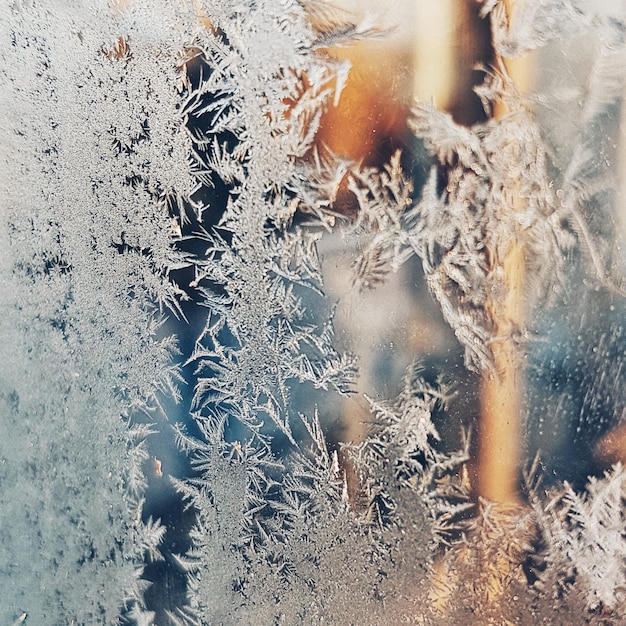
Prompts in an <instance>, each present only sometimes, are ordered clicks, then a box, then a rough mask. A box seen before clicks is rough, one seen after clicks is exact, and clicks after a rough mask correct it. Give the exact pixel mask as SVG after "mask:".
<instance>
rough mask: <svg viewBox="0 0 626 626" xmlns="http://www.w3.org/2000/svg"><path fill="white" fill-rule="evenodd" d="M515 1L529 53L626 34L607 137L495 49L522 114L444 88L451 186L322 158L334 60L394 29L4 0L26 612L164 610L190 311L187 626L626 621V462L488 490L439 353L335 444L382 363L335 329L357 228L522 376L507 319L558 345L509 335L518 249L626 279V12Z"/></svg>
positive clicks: (499, 98) (279, 2)
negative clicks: (616, 159)
mask: <svg viewBox="0 0 626 626" xmlns="http://www.w3.org/2000/svg"><path fill="white" fill-rule="evenodd" d="M503 6H504V5H503V3H502V2H499V1H497V0H494V1H489V2H484V3H483V12H484V14H485V15H490V16H491V19H492V24H493V33H494V45H495V47H496V48H497V49H498V50H499V51H500V53H501V54H502V55H503V56H514V55H516V54H519V53H521V52H522V51H524V50H529V49H536V48H538V47H540V46H543V45H549V41H550V40H551V39H553V38H555V37H558V36H560V35H561V34H564V33H565V34H567V35H568V36H569V35H572V34H573V33H579V32H583V31H587V30H589V31H593V32H594V33H595V34H597V35H598V37H599V41H600V42H601V43H600V47H599V49H598V51H597V54H596V57H595V59H594V64H593V67H592V70H591V72H590V82H589V85H588V86H587V89H586V97H585V98H583V99H582V101H583V106H582V107H581V110H580V116H579V119H577V120H576V123H577V125H578V126H577V127H578V129H579V132H578V133H577V136H578V139H577V142H575V145H574V146H572V147H571V149H570V150H569V152H568V153H567V154H566V155H565V157H563V158H562V159H561V161H559V160H558V159H559V158H561V157H562V156H563V155H553V154H552V153H551V152H550V150H549V145H548V143H549V142H548V141H547V140H546V136H545V129H544V128H542V127H541V124H540V120H539V119H538V118H537V117H536V115H535V113H533V112H532V108H533V105H534V104H536V103H535V102H534V101H533V100H532V99H529V100H527V101H525V100H523V99H522V97H521V96H520V95H519V94H517V93H516V92H515V90H514V88H513V86H512V84H511V83H510V81H509V79H508V76H507V73H506V70H505V68H504V67H503V66H496V67H494V68H489V71H488V72H487V73H486V79H485V82H484V84H483V85H481V86H480V87H479V88H478V93H479V95H480V96H481V98H482V99H483V103H484V105H485V108H486V109H487V110H488V111H491V109H492V108H493V107H494V106H495V105H497V104H498V103H502V102H504V103H505V104H506V105H507V109H508V114H507V115H506V116H504V117H502V118H500V119H495V118H490V120H489V121H488V122H485V123H483V124H479V125H477V126H474V127H473V128H471V129H470V128H465V127H461V126H459V125H457V124H455V123H454V122H453V121H452V119H451V117H450V116H448V115H447V114H445V113H443V112H440V111H437V110H436V109H435V108H434V107H432V106H428V105H424V104H423V103H421V104H420V103H418V104H416V106H415V110H414V114H413V117H412V121H411V126H412V130H413V132H414V133H415V135H416V136H418V137H419V138H420V139H421V140H422V141H423V142H424V143H425V145H426V147H427V148H428V149H429V150H430V152H431V154H432V156H433V158H434V160H435V162H436V167H433V168H432V170H431V174H430V176H429V178H428V180H427V181H426V182H425V184H424V185H420V184H417V181H416V180H414V177H413V176H412V173H411V172H409V171H407V169H406V165H405V164H404V160H403V155H401V154H400V153H397V154H395V155H394V156H393V158H392V159H391V161H390V162H389V163H388V164H387V165H386V166H384V167H383V168H381V169H375V168H364V167H360V166H359V165H358V164H353V163H345V162H341V161H338V160H337V159H335V158H334V157H333V156H332V155H328V154H326V153H324V151H323V150H320V149H318V148H317V147H315V146H314V138H315V134H316V131H317V129H318V127H319V122H320V117H321V114H322V111H323V110H324V107H327V106H330V105H331V103H334V102H337V99H338V97H339V94H340V92H341V88H342V85H343V83H344V81H345V79H346V76H347V72H348V71H349V69H348V67H347V66H346V65H345V64H342V63H338V62H336V61H333V60H332V59H331V58H330V57H328V56H327V55H326V54H325V50H326V49H327V48H328V47H329V46H331V45H340V44H342V43H345V42H347V41H353V40H354V39H356V38H360V37H367V36H373V35H375V31H374V30H373V29H372V28H371V27H370V25H369V24H368V23H365V24H351V23H350V22H349V20H347V19H346V15H345V14H343V13H342V12H340V11H338V10H336V9H334V8H332V7H331V6H330V5H328V4H326V3H323V2H318V1H317V0H310V1H306V2H302V3H300V2H296V1H295V0H260V1H258V2H250V3H246V2H243V3H241V2H234V1H231V0H217V1H215V2H201V1H194V2H165V1H164V2H158V1H156V0H152V1H149V0H134V1H132V2H131V1H130V0H129V1H123V0H117V1H113V0H111V2H108V3H107V2H104V1H103V0H102V1H95V0H94V1H93V2H89V1H87V0H85V1H84V2H79V1H76V2H72V3H69V4H68V3H62V2H59V1H56V0H52V1H50V2H47V3H44V2H37V1H36V0H32V1H29V2H27V1H20V0H16V1H14V2H12V3H11V4H10V6H6V7H2V11H3V16H2V17H3V19H2V20H0V33H1V34H2V41H5V42H7V45H6V46H5V47H4V49H3V50H2V60H1V63H0V76H1V77H2V83H3V85H4V86H5V87H6V88H4V89H3V90H2V93H1V94H0V102H1V104H2V109H3V111H5V112H6V123H5V126H4V127H3V142H2V144H1V146H0V162H1V163H2V176H3V185H4V187H5V188H6V190H7V192H6V194H4V195H3V197H2V205H1V206H0V208H1V211H2V230H1V231H0V243H1V249H2V252H1V254H0V290H1V291H0V302H1V305H0V306H1V307H2V311H1V313H2V315H1V316H0V328H1V332H2V337H3V343H2V361H1V364H0V372H1V376H0V411H1V415H2V417H1V419H2V422H1V425H2V432H3V435H4V436H3V438H2V441H0V485H1V491H0V510H1V511H2V513H1V515H2V527H3V532H2V536H1V538H0V590H1V592H0V593H1V594H2V595H1V598H0V599H1V602H0V621H2V623H20V621H21V622H24V620H29V621H32V622H33V623H46V624H65V623H76V624H90V623H102V624H116V623H117V624H119V623H134V624H151V623H153V622H154V621H155V619H156V618H155V614H154V613H153V612H152V611H151V610H148V608H147V607H146V602H145V598H144V591H145V588H146V586H147V581H146V580H144V579H143V578H142V576H143V575H144V573H143V572H144V567H145V565H146V564H148V563H151V562H152V561H155V560H159V559H161V558H163V555H162V553H161V544H162V542H163V540H164V537H165V534H166V532H167V530H168V529H166V528H165V527H164V525H163V524H162V523H161V522H160V521H159V520H154V519H152V518H150V517H147V514H146V512H145V511H144V505H145V501H144V499H145V495H146V489H147V486H148V477H147V475H146V467H148V463H147V461H148V459H149V452H148V446H149V443H150V440H151V437H152V436H153V435H154V433H155V432H156V430H163V431H165V430H166V426H165V419H164V417H165V415H164V414H165V413H166V410H165V407H166V406H168V405H167V404H166V403H165V402H164V399H165V398H166V397H169V398H170V399H173V400H178V399H179V398H180V394H179V390H178V389H177V385H178V383H180V382H182V379H181V368H182V366H184V364H181V363H178V360H179V355H178V353H177V345H176V343H177V342H176V338H175V337H173V336H170V335H168V332H169V331H167V330H165V328H166V326H165V323H166V322H167V320H168V319H169V320H171V319H176V318H177V319H179V320H181V321H183V320H184V318H185V311H186V310H187V308H186V306H187V304H188V303H189V302H191V303H193V305H194V306H196V308H197V309H201V310H202V311H203V316H204V317H203V318H202V319H203V323H202V325H201V327H200V329H199V332H198V336H197V338H196V341H195V345H194V349H193V352H192V354H190V355H189V361H188V363H187V365H193V366H194V367H195V368H196V371H195V374H194V377H193V380H192V381H185V382H192V383H193V385H194V392H193V400H192V406H191V411H190V416H189V417H190V419H189V420H188V422H187V423H186V424H179V425H177V426H176V429H175V430H176V437H177V444H178V449H179V451H180V453H181V455H183V456H184V457H185V459H187V460H189V462H190V465H191V476H188V477H186V478H184V479H174V481H173V482H174V486H175V488H176V489H177V491H178V493H179V494H180V496H181V497H182V498H183V499H184V502H185V505H186V506H188V507H189V509H191V510H192V511H193V515H194V518H193V525H192V528H191V530H190V531H189V536H188V539H189V541H190V543H191V548H190V549H189V550H188V551H187V552H185V553H181V554H177V555H175V556H173V557H172V558H171V561H172V563H170V567H171V568H172V569H175V570H176V571H177V572H179V573H182V574H183V575H184V577H185V580H186V584H187V587H186V598H185V601H184V603H182V602H181V603H180V605H179V606H176V607H173V608H171V609H170V610H169V611H168V613H167V617H166V616H165V612H163V616H162V617H163V619H169V621H170V623H172V624H194V625H195V624H213V623H216V624H239V623H262V624H280V623H285V624H294V623H302V624H319V623H321V622H327V623H336V624H354V623H362V624H385V623H390V624H396V623H419V624H426V623H427V624H431V623H432V624H440V623H441V624H445V623H463V622H466V621H468V620H469V621H471V620H474V623H526V622H528V621H529V620H531V623H535V621H536V618H537V617H541V618H542V619H548V620H550V619H551V618H552V620H553V621H554V620H555V619H562V620H563V619H566V621H568V622H571V623H575V621H576V620H577V619H580V616H584V619H585V620H586V621H587V622H588V623H594V621H595V622H597V623H600V621H601V620H603V619H605V618H606V621H609V622H610V620H617V621H616V622H615V623H619V620H621V619H624V598H623V586H624V571H625V569H624V554H625V552H626V551H625V549H624V541H625V537H624V532H623V525H624V519H623V517H624V516H623V512H622V511H623V506H624V487H623V470H622V468H621V467H620V466H617V467H615V468H614V469H613V470H612V471H611V472H609V473H607V475H606V476H605V477H603V478H598V479H592V480H591V482H590V483H589V484H588V486H587V492H586V493H584V494H580V493H577V492H576V491H575V490H574V489H573V488H572V487H570V486H569V485H567V484H565V485H561V486H555V487H553V488H550V489H549V490H543V491H542V489H540V487H539V486H538V485H537V484H534V483H532V481H530V480H529V484H532V485H534V486H531V487H529V488H528V500H529V505H528V506H525V507H520V508H517V509H514V510H501V509H500V508H499V507H498V506H496V505H494V504H493V503H489V502H486V501H479V502H473V501H472V499H471V485H470V479H469V477H468V470H467V467H466V465H465V464H466V463H467V461H468V456H469V443H468V444H467V445H466V446H465V449H463V450H461V451H459V452H456V453H449V452H443V451H441V450H440V449H439V444H440V441H439V439H440V436H439V431H438V429H437V427H436V426H435V421H436V416H437V415H438V414H440V413H443V412H445V410H446V399H447V397H448V390H447V388H446V385H444V384H442V383H441V382H437V383H427V382H426V380H425V378H424V376H423V375H422V373H421V371H420V369H419V367H413V368H410V369H409V371H408V372H407V374H406V378H405V381H404V386H403V388H402V389H401V391H400V393H399V395H398V397H397V398H395V399H389V400H382V399H380V398H375V397H374V395H373V394H372V397H366V400H367V402H368V404H369V409H370V423H369V424H368V432H367V435H366V437H365V439H364V441H362V442H361V443H358V444H355V443H349V442H348V443H345V444H343V445H340V446H339V447H337V446H335V447H334V448H333V447H331V444H330V443H329V442H328V441H327V439H326V435H325V433H324V428H323V424H324V423H325V422H326V421H327V420H328V419H332V418H333V417H337V416H338V414H339V412H340V408H339V407H340V399H341V397H342V396H345V395H347V394H348V393H350V391H351V389H352V383H353V380H354V378H355V375H356V373H357V368H356V365H357V363H356V360H355V359H354V357H352V356H351V355H349V354H343V353H341V352H340V351H338V350H337V349H336V348H335V346H334V329H333V319H332V317H333V316H332V312H333V306H332V304H331V303H329V302H328V301H327V299H326V298H325V296H324V293H323V288H324V287H323V280H322V273H321V269H320V261H319V259H318V257H317V242H318V241H319V238H320V237H322V236H323V233H324V232H325V231H326V230H329V229H332V228H336V227H337V224H338V223H339V222H341V221H344V222H345V223H344V227H345V228H346V229H347V230H349V231H351V232H352V234H356V235H357V236H358V237H360V241H361V242H362V250H361V253H360V254H359V255H358V258H357V259H356V260H355V264H354V271H355V277H354V282H355V286H356V287H357V288H359V289H373V288H375V287H376V285H377V284H379V283H381V282H382V281H384V280H385V277H386V275H387V274H388V272H389V271H395V270H397V269H398V268H399V267H400V266H401V265H402V264H404V263H406V262H407V261H408V260H409V259H410V258H411V257H412V256H413V255H417V256H418V257H419V258H420V259H421V262H422V265H423V269H424V273H425V276H426V280H427V282H428V285H429V287H430V289H431V291H432V293H433V295H434V296H435V298H436V299H437V301H438V302H439V304H440V305H441V308H442V311H443V314H444V317H445V318H446V320H447V321H448V323H449V324H450V326H451V327H452V328H453V329H454V331H455V333H456V336H457V338H458V339H459V341H460V343H461V344H462V345H463V346H464V348H465V350H466V362H467V365H468V366H469V367H471V368H475V369H481V368H485V367H489V366H490V365H491V362H492V355H491V344H492V343H493V342H494V341H498V340H500V339H502V337H500V336H498V333H502V332H505V333H506V334H507V337H506V338H505V339H514V340H515V341H516V342H522V341H527V339H528V332H527V329H526V328H520V327H516V326H514V325H510V326H509V327H507V328H504V329H503V327H502V326H498V325H497V324H496V323H495V321H494V320H495V318H496V317H497V316H496V313H495V310H496V309H497V307H498V306H499V305H500V304H502V302H503V301H504V300H505V298H506V296H507V293H506V289H507V286H506V281H505V280H504V278H503V276H502V274H501V267H502V257H503V256H504V255H505V254H506V246H505V242H508V241H510V240H511V239H512V238H517V237H520V238H523V239H524V242H525V246H526V258H527V267H526V274H527V275H528V276H529V277H532V280H529V281H528V282H527V294H526V301H527V302H529V303H531V304H534V303H537V302H540V301H541V300H542V298H543V297H544V295H545V294H546V293H549V292H552V293H554V292H559V289H562V288H564V287H563V285H564V284H565V282H566V280H567V279H568V274H567V271H566V268H565V262H566V260H567V259H568V255H574V254H578V253H580V254H581V256H582V257H584V259H585V261H586V263H587V264H588V267H589V269H590V271H589V275H591V276H593V279H594V280H595V281H596V283H597V284H598V285H599V286H601V287H602V288H604V289H606V290H607V291H611V292H612V293H614V294H618V295H619V294H622V293H623V289H624V285H623V281H622V282H620V277H619V276H618V275H617V272H616V271H615V267H616V266H617V262H616V259H617V258H618V255H619V250H618V249H617V247H616V246H614V241H615V236H614V235H615V233H614V230H613V225H612V223H611V221H610V220H605V219H604V218H605V217H607V215H608V211H607V210H606V209H604V208H603V207H604V206H610V204H611V203H610V201H607V199H609V200H610V198H611V195H612V193H613V192H614V183H613V182H612V181H611V180H610V170H607V168H605V167H604V165H603V163H604V161H602V159H598V158H596V155H597V154H598V151H600V153H601V154H605V153H606V154H608V153H609V150H608V147H607V142H609V143H610V141H611V138H608V139H607V138H606V137H604V136H603V135H602V132H601V131H600V130H599V129H601V128H602V121H603V119H604V117H605V116H606V115H608V113H609V112H610V111H611V110H612V109H615V108H616V107H618V106H619V105H620V103H621V98H622V93H623V87H624V72H623V69H622V68H623V55H624V41H625V40H624V37H623V32H624V23H625V22H624V19H623V17H624V16H623V14H622V12H621V11H619V10H617V9H615V10H614V11H606V10H595V9H591V8H590V5H589V4H588V3H574V2H565V1H555V0H537V1H536V2H526V3H525V4H524V7H525V8H524V9H523V10H522V11H521V12H520V13H518V14H517V16H516V17H515V18H514V19H513V20H512V21H511V23H510V24H509V23H508V22H507V20H505V19H504V13H503ZM603 151H605V152H603ZM607 172H608V174H607ZM344 193H345V194H348V195H349V197H350V198H351V200H353V205H354V206H355V207H357V208H358V210H356V211H355V212H354V215H351V216H350V219H349V220H348V219H343V218H344V217H345V216H341V215H339V213H338V208H339V206H338V205H339V204H340V203H339V202H338V198H339V195H340V194H344ZM514 194H515V195H517V196H518V197H520V198H522V199H523V203H521V204H519V203H517V202H516V201H515V199H514V198H513V195H514ZM207 198H209V199H208V200H207ZM595 209H597V211H595V213H594V210H595ZM596 222H597V223H596ZM598 225H600V226H602V228H598ZM597 232H600V236H597ZM591 233H593V236H592V234H591ZM180 272H188V273H189V274H191V275H192V278H190V279H189V281H188V285H187V286H186V287H188V289H187V291H185V290H184V289H183V288H182V287H181V286H180V285H179V284H178V282H177V281H178V278H177V277H179V276H180ZM181 284H182V281H181ZM195 322H197V319H196V320H192V324H191V325H190V326H191V327H192V328H194V327H193V323H195ZM167 328H170V327H169V326H167ZM618 379H619V375H616V376H615V381H611V382H610V384H611V385H613V386H614V388H615V390H619V388H620V386H619V380H618ZM617 393H618V391H616V394H617ZM485 563H487V564H489V567H486V568H485V567H484V564H485ZM479 571H480V572H481V573H480V575H476V573H477V572H479ZM507 620H508V621H507ZM533 620H534V621H533ZM602 623H605V622H602Z"/></svg>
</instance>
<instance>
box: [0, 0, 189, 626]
mask: <svg viewBox="0 0 626 626" xmlns="http://www.w3.org/2000/svg"><path fill="white" fill-rule="evenodd" d="M146 8H147V7H145V6H144V7H143V9H144V11H145V10H146ZM176 17H177V16H176V15H173V14H168V13H167V12H163V13H162V14H161V18H162V19H161V20H152V19H151V18H150V19H149V20H148V19H146V18H147V15H146V14H145V13H142V10H141V7H138V8H137V10H136V12H135V13H133V14H131V15H129V16H128V19H127V20H125V21H118V19H116V18H115V17H114V15H113V14H112V13H111V11H110V10H109V8H108V7H107V5H106V3H104V2H102V3H93V4H91V3H71V4H69V5H68V3H64V2H52V3H39V2H34V3H30V2H28V3H22V2H15V3H11V5H10V6H7V5H6V4H5V3H3V8H2V19H0V24H1V25H0V29H1V32H2V34H1V39H2V41H3V49H2V56H3V59H2V65H1V68H0V72H1V76H2V78H1V82H2V84H3V89H2V96H0V98H1V99H2V104H1V106H2V110H3V118H4V122H3V124H4V126H3V132H2V136H3V141H2V147H1V148H0V154H1V157H0V160H1V162H2V178H3V187H6V188H8V193H3V194H2V205H1V211H2V219H3V226H2V231H1V233H2V234H1V237H2V243H1V246H2V283H1V291H2V292H1V295H0V302H1V303H2V304H1V306H2V315H1V316H0V317H1V320H2V321H1V324H2V338H3V341H2V359H1V365H0V371H1V375H0V398H1V401H0V402H1V407H2V408H1V409H0V411H1V412H0V414H1V418H0V419H1V420H2V422H1V424H2V426H1V428H2V433H3V437H2V441H1V442H0V472H1V474H0V475H1V484H2V490H1V492H0V494H1V495H0V500H1V502H0V506H1V510H2V538H1V540H0V589H1V590H2V591H1V592H0V595H1V597H2V599H1V601H0V622H2V623H5V624H10V623H13V621H14V620H16V619H19V617H20V616H21V615H23V614H26V616H27V619H28V621H29V622H32V623H40V624H44V623H45V624H68V623H75V624H95V623H102V624H112V623H119V620H120V619H121V618H122V617H123V616H126V618H127V619H128V620H131V621H132V620H133V619H134V620H135V621H136V622H137V623H148V622H150V621H151V617H150V614H149V613H147V612H145V611H144V610H143V607H144V602H143V590H144V588H145V581H142V579H141V575H142V570H143V567H144V564H145V559H146V557H148V558H150V559H154V558H160V556H159V553H158V546H159V543H160V541H161V538H162V535H163V529H162V528H161V527H160V525H159V523H157V522H156V521H152V520H146V519H144V518H143V517H142V509H143V501H144V491H145V488H146V477H145V476H144V464H145V460H146V459H147V457H148V452H147V450H146V447H145V439H146V437H147V436H149V434H150V433H151V431H152V428H151V427H150V425H149V424H150V423H151V422H153V421H155V420H157V419H159V415H160V408H159V403H160V399H159V398H160V396H161V394H162V392H166V393H170V394H171V393H175V388H174V385H175V381H176V378H177V367H176V364H175V362H174V360H173V357H174V354H175V340H174V339H173V338H171V337H167V336H164V334H163V333H162V332H161V331H160V330H159V329H160V325H161V323H162V319H163V318H162V315H163V314H164V313H165V311H166V310H170V311H173V312H174V313H176V309H177V304H176V303H177V300H178V298H179V297H180V295H181V294H180V290H179V289H178V288H177V287H176V286H175V285H174V284H173V283H172V282H171V281H170V280H169V277H168V273H169V272H170V270H171V269H172V268H174V267H176V266H177V265H180V264H181V263H184V258H183V257H182V256H181V255H180V253H178V252H177V251H176V250H175V248H174V247H173V245H172V236H171V232H172V229H171V216H170V214H169V211H168V205H169V203H170V202H171V201H172V200H173V199H174V198H175V197H176V194H178V193H182V194H188V193H189V191H190V189H191V188H192V187H193V185H194V181H193V180H192V179H191V178H190V177H189V176H185V173H186V172H187V171H188V169H189V168H188V161H189V154H190V150H191V144H190V142H189V138H188V136H187V134H186V132H185V130H184V126H183V125H182V124H181V123H180V112H179V110H178V108H177V102H178V97H177V85H176V78H177V77H176V72H173V71H172V70H171V68H172V67H173V66H174V65H175V59H176V57H175V53H176V52H177V51H178V50H179V49H180V47H181V45H182V41H183V40H185V39H187V38H188V37H189V35H188V34H187V35H185V34H184V33H178V34H177V33H175V32H172V31H170V30H168V29H166V28H160V27H159V26H158V24H159V23H167V21H168V20H170V19H174V18H176ZM151 24H152V26H150V25H151ZM133 616H134V618H133Z"/></svg>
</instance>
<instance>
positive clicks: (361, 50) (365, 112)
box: [317, 41, 412, 165]
mask: <svg viewBox="0 0 626 626" xmlns="http://www.w3.org/2000/svg"><path fill="white" fill-rule="evenodd" d="M330 55H331V56H332V57H334V58H336V59H341V60H348V61H349V62H350V64H351V68H350V73H349V74H348V78H347V81H346V84H345V86H344V88H343V91H342V92H341V96H340V98H339V102H338V104H337V105H336V106H333V105H332V104H331V105H330V106H329V107H328V109H327V110H326V112H325V113H324V115H323V116H322V120H321V125H320V129H319V131H318V135H317V144H318V146H320V147H321V148H322V149H323V148H327V149H329V150H330V151H331V152H332V153H333V154H334V155H335V156H337V157H339V158H344V159H349V160H353V161H358V162H363V163H364V164H365V165H379V164H382V163H384V162H386V161H387V160H388V159H389V157H390V156H391V155H392V154H393V153H394V152H395V150H396V149H397V148H398V147H401V146H402V145H403V144H404V142H405V140H406V137H407V125H406V120H407V116H408V111H409V103H410V97H411V88H412V69H411V51H410V50H408V49H402V48H399V47H397V46H393V45H392V44H389V43H385V42H380V41H364V42H359V43H357V44H354V45H353V46H350V47H349V48H342V49H337V50H333V51H331V52H330Z"/></svg>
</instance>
